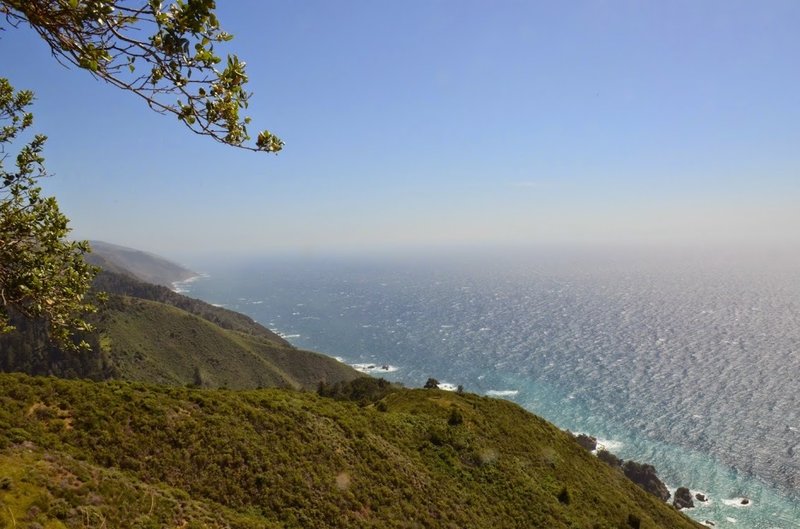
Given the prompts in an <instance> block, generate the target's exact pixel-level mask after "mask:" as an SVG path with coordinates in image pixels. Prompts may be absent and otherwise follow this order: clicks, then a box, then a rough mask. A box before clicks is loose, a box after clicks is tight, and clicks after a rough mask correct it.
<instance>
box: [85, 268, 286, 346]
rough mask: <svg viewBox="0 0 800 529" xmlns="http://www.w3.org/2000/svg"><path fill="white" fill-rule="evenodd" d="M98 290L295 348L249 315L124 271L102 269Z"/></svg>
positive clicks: (98, 276) (97, 280)
mask: <svg viewBox="0 0 800 529" xmlns="http://www.w3.org/2000/svg"><path fill="white" fill-rule="evenodd" d="M94 289H95V290H96V291H99V292H107V293H112V294H120V295H123V296H128V297H134V298H140V299H147V300H150V301H157V302H159V303H164V304H166V305H171V306H173V307H176V308H178V309H181V310H185V311H186V312H189V313H190V314H194V315H195V316H199V317H201V318H203V319H204V320H207V321H209V322H211V323H213V324H215V325H219V326H220V327H222V328H223V329H229V330H233V331H239V332H243V333H246V334H250V335H253V336H256V337H259V338H264V339H266V340H267V341H270V342H272V343H275V344H278V345H282V346H284V347H291V344H290V343H289V342H287V341H286V340H284V339H283V338H281V337H280V336H278V335H277V334H275V333H274V332H272V331H270V330H269V329H267V328H266V327H264V326H262V325H260V324H258V323H256V322H255V321H253V319H252V318H250V317H249V316H245V315H244V314H241V313H239V312H234V311H232V310H229V309H226V308H222V307H215V306H214V305H211V304H210V303H206V302H205V301H201V300H199V299H193V298H190V297H188V296H184V295H182V294H178V293H177V292H173V291H172V290H170V289H169V288H167V287H164V286H161V285H154V284H152V283H146V282H144V281H140V280H138V279H136V278H134V277H131V276H130V275H128V274H125V273H124V272H123V273H120V272H113V271H109V270H102V271H101V272H100V273H99V274H98V275H97V277H95V280H94Z"/></svg>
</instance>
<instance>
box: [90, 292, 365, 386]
mask: <svg viewBox="0 0 800 529" xmlns="http://www.w3.org/2000/svg"><path fill="white" fill-rule="evenodd" d="M97 327H98V331H99V334H100V347H101V348H102V349H103V352H104V353H107V354H109V355H110V357H111V359H112V362H113V364H114V366H115V368H116V370H117V373H118V376H119V377H120V378H124V379H128V380H138V381H146V382H153V383H163V384H180V385H185V384H198V383H199V384H200V385H202V386H207V387H229V388H248V387H249V388H255V387H293V388H307V389H313V388H315V387H316V386H317V384H318V383H319V382H320V381H336V380H351V379H353V378H355V377H356V376H358V373H357V372H356V371H355V370H353V369H352V368H350V367H349V366H346V365H344V364H342V363H341V362H338V361H336V360H335V359H333V358H330V357H327V356H325V355H321V354H318V353H313V352H309V351H302V350H298V349H294V348H288V347H282V346H280V345H277V344H275V343H273V342H270V341H267V340H265V339H262V338H260V337H256V336H252V335H249V334H245V333H240V332H236V331H232V330H226V329H223V328H221V327H219V326H217V325H214V324H213V323H211V322H209V321H207V320H205V319H202V318H200V317H198V316H194V315H192V314H189V313H188V312H185V311H183V310H180V309H177V308H175V307H171V306H168V305H165V304H162V303H157V302H153V301H146V300H142V299H135V298H128V297H122V296H114V297H113V299H112V300H110V301H109V303H108V304H107V306H106V307H104V309H103V312H102V314H101V317H100V320H99V322H98V324H97Z"/></svg>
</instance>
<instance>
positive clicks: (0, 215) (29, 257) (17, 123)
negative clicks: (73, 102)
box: [0, 78, 94, 347]
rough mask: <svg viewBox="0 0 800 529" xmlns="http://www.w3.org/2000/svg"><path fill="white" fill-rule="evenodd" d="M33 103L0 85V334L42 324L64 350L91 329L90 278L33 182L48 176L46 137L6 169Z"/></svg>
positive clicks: (81, 246) (79, 250) (50, 202)
mask: <svg viewBox="0 0 800 529" xmlns="http://www.w3.org/2000/svg"><path fill="white" fill-rule="evenodd" d="M32 100H33V93H31V92H30V91H15V90H14V89H13V87H12V86H11V84H10V83H9V82H8V80H6V79H1V78H0V333H2V332H8V331H10V330H13V328H14V327H13V325H12V324H11V319H12V316H14V315H17V314H18V315H22V316H26V317H30V318H44V319H46V320H47V322H48V324H49V326H50V331H51V336H52V337H53V338H54V339H55V340H56V341H58V342H60V343H61V344H62V345H65V346H68V347H69V346H71V342H70V341H69V338H70V336H71V333H72V331H74V330H88V329H89V326H88V324H87V323H86V322H85V321H84V320H83V319H82V317H81V314H83V313H86V312H88V311H90V310H91V309H92V307H91V305H90V304H89V303H88V301H87V300H86V298H85V296H86V292H87V291H88V289H89V286H90V284H91V280H92V277H93V276H94V268H93V267H91V266H89V265H88V264H86V263H85V262H84V260H83V254H84V253H85V252H87V251H88V246H87V244H86V243H85V242H71V241H67V240H66V236H67V234H68V233H69V228H68V227H67V218H66V217H65V216H64V215H63V214H62V213H61V211H59V209H58V204H57V202H56V200H55V199H54V198H52V197H44V196H42V192H41V191H42V190H41V188H40V187H39V186H38V185H37V183H36V182H37V179H38V178H40V177H42V176H44V175H45V170H44V166H43V162H44V158H43V157H42V148H43V147H44V142H45V140H46V138H45V136H42V135H36V136H34V138H33V139H32V140H31V141H30V142H29V143H27V144H25V145H24V146H23V147H22V148H21V149H20V150H19V153H18V154H17V156H16V163H15V166H14V168H13V169H8V168H6V167H5V162H6V160H7V159H8V157H9V153H7V152H6V149H7V148H10V146H11V145H13V144H14V143H15V141H18V140H19V139H18V136H19V134H20V133H21V132H23V131H24V130H25V129H27V128H28V127H30V126H31V125H32V124H33V115H32V114H31V113H29V112H27V107H28V106H29V105H30V103H31V101H32Z"/></svg>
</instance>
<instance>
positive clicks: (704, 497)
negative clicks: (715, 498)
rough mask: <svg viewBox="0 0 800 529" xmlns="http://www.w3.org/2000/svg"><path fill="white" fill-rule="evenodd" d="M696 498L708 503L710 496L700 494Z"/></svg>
mask: <svg viewBox="0 0 800 529" xmlns="http://www.w3.org/2000/svg"><path fill="white" fill-rule="evenodd" d="M694 497H695V498H696V499H697V501H708V496H706V495H705V494H702V493H700V492H698V493H697V494H695V495H694Z"/></svg>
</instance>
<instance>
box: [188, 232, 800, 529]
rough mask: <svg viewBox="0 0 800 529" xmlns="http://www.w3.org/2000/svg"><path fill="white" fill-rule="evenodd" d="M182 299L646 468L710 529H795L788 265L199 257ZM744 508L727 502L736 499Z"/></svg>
mask: <svg viewBox="0 0 800 529" xmlns="http://www.w3.org/2000/svg"><path fill="white" fill-rule="evenodd" d="M194 267H195V268H197V269H201V270H202V271H203V272H205V273H207V276H205V277H202V278H200V279H198V280H196V281H194V282H192V283H189V284H186V285H183V288H184V289H185V290H187V291H188V294H189V295H190V296H193V297H198V298H201V299H204V300H206V301H208V302H211V303H215V304H218V305H222V306H225V307H228V308H231V309H233V310H237V311H240V312H243V313H246V314H248V315H250V316H252V317H253V318H254V319H256V320H257V321H259V322H260V323H262V324H264V325H266V326H268V327H270V328H272V329H275V330H277V331H279V332H281V333H282V334H283V335H285V336H286V337H288V339H289V340H290V341H291V342H292V343H294V344H295V345H297V346H299V347H303V348H308V349H312V350H316V351H320V352H324V353H327V354H329V355H331V356H336V357H339V358H341V359H342V360H343V361H345V362H348V363H350V364H353V365H358V366H359V367H360V368H361V369H363V370H365V371H369V372H372V373H374V374H378V375H381V376H384V377H385V378H387V379H390V380H394V381H399V382H402V383H404V384H405V385H407V386H415V387H420V386H422V384H424V382H425V380H427V378H428V377H435V378H437V379H438V380H440V381H441V382H443V383H446V384H449V385H450V387H453V388H454V387H455V386H456V385H458V384H461V385H463V386H464V388H465V390H467V391H471V392H476V393H481V394H487V395H493V396H496V397H498V398H506V399H509V400H512V401H514V402H517V403H519V404H520V405H522V406H524V407H525V408H527V409H529V410H531V411H533V412H535V413H537V414H539V415H541V416H543V417H545V418H547V419H548V420H550V421H552V422H553V423H555V424H556V425H558V426H560V427H562V428H565V429H570V430H572V431H574V432H586V433H588V434H591V435H594V436H596V437H598V438H599V439H600V441H601V443H602V444H604V445H605V446H607V447H608V448H609V449H610V450H611V451H612V452H614V453H616V454H617V455H619V456H620V457H622V458H623V459H634V460H637V461H643V462H649V463H651V464H653V465H655V467H656V469H657V471H658V473H659V475H660V476H661V478H662V479H663V480H664V481H665V482H666V483H667V485H668V486H669V487H670V488H672V489H673V490H674V489H675V488H677V487H679V486H687V487H689V488H690V489H691V490H692V491H702V492H703V493H704V494H706V495H708V496H709V498H710V501H709V502H707V503H705V504H702V503H699V502H697V501H696V502H695V504H696V505H697V507H696V508H695V509H690V510H688V511H685V512H686V513H687V514H689V515H690V516H692V517H693V518H695V519H697V520H698V521H701V522H704V521H713V523H714V524H715V527H720V528H729V527H730V528H758V529H760V528H795V527H800V383H799V382H798V377H799V376H800V256H798V255H797V254H794V255H792V254H788V253H780V252H777V253H776V252H766V251H750V252H738V253H737V252H725V251H716V252H711V251H682V252H677V251H660V252H648V251H643V250H641V251H634V250H625V251H623V250H617V251H599V250H576V249H563V248H562V249H553V248H551V249H540V250H526V251H510V250H497V249H495V250H491V249H489V250H485V251H482V252H475V253H470V252H459V253H452V254H444V253H441V254H438V255H436V256H431V257H419V256H417V257H416V258H414V259H410V258H408V257H403V256H394V257H391V258H389V257H386V258H356V257H349V258H336V259H334V258H329V259H323V258H319V257H317V258H294V259H289V258H282V259H279V258H273V259H270V258H263V259H250V260H245V259H242V260H239V261H228V262H220V261H216V262H213V261H210V260H209V261H207V262H200V263H198V264H196V265H195V266H194ZM742 498H747V499H749V500H750V501H749V504H748V505H746V506H743V505H741V499H742Z"/></svg>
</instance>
